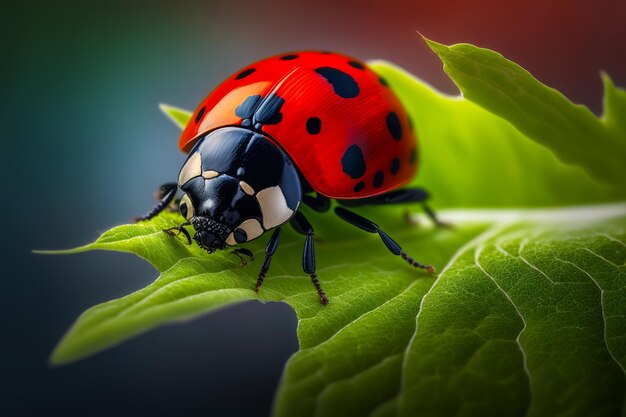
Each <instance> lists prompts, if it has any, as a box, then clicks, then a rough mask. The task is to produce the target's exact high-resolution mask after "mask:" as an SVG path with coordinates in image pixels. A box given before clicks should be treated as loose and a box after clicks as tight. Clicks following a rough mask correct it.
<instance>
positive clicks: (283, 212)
mask: <svg viewBox="0 0 626 417" xmlns="http://www.w3.org/2000/svg"><path fill="white" fill-rule="evenodd" d="M256 198H257V200H258V201H259V205H260V206H261V213H262V214H263V227H264V228H265V230H268V229H271V228H272V227H276V226H280V225H281V224H284V223H286V222H287V220H289V219H290V218H291V216H292V215H293V210H291V209H290V208H289V207H287V200H286V199H285V195H284V194H283V192H282V190H281V189H280V187H279V186H275V187H268V188H265V189H263V190H261V191H259V192H258V193H257V195H256Z"/></svg>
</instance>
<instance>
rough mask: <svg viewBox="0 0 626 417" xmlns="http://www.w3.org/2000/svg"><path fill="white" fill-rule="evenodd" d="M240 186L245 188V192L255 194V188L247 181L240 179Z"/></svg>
mask: <svg viewBox="0 0 626 417" xmlns="http://www.w3.org/2000/svg"><path fill="white" fill-rule="evenodd" d="M239 186H240V187H241V189H242V190H243V192H244V193H246V194H248V195H252V194H254V188H252V187H250V184H248V183H247V182H245V181H240V182H239Z"/></svg>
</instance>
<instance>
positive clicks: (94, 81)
mask: <svg viewBox="0 0 626 417" xmlns="http://www.w3.org/2000/svg"><path fill="white" fill-rule="evenodd" d="M2 18H3V19H2V20H3V23H2V34H3V55H4V58H3V60H2V61H3V63H2V76H3V77H2V78H3V80H4V83H3V87H2V91H3V100H2V103H1V106H2V113H1V114H2V120H3V123H2V126H3V135H4V137H3V138H2V140H1V142H0V143H1V146H2V155H3V156H4V161H3V163H2V164H1V165H0V166H1V169H2V176H1V177H0V181H1V182H2V185H3V187H2V189H4V190H6V191H8V193H7V199H5V203H4V204H3V205H2V213H3V216H2V218H3V219H4V222H5V224H4V225H3V228H2V230H3V232H4V233H3V235H4V238H3V250H2V253H1V254H0V256H1V257H2V263H1V264H0V268H1V270H2V275H1V276H2V288H3V291H2V295H1V297H2V298H1V299H2V302H1V303H0V308H1V309H2V314H1V316H0V317H2V319H1V320H2V333H1V339H0V340H1V343H0V346H1V348H0V349H2V355H1V356H0V364H1V365H0V366H1V367H0V375H1V377H2V385H3V388H2V390H0V414H1V415H3V416H13V415H16V416H18V415H19V416H30V415H33V416H41V415H47V416H52V415H64V416H75V415H76V416H100V415H102V416H108V415H116V416H140V415H151V416H197V415H212V416H223V415H231V416H232V415H245V416H256V415H267V413H268V412H269V410H270V407H271V402H272V396H273V393H274V391H275V389H276V386H277V384H278V381H279V378H280V374H281V370H282V367H283V365H284V363H285V362H286V360H287V359H288V358H289V356H290V355H291V354H292V353H293V352H295V350H296V349H297V340H296V336H295V329H296V318H295V315H294V313H293V312H292V311H291V309H290V308H289V307H287V306H286V305H284V304H272V305H262V304H259V303H247V304H243V305H239V306H235V307H231V308H228V309H225V310H222V311H220V312H217V313H215V314H213V315H210V316H208V317H205V318H202V319H199V320H195V321H193V322H191V323H188V324H186V325H180V326H168V327H166V328H161V329H158V330H156V331H153V332H150V333H148V334H145V335H142V336H140V337H139V338H136V339H134V340H132V341H130V342H127V343H125V344H123V345H122V346H119V347H116V348H114V349H111V350H109V351H106V352H104V353H102V354H99V355H97V356H95V357H93V358H89V359H87V360H84V361H82V362H78V363H76V364H73V365H69V366H65V367H62V368H51V367H49V366H48V365H47V363H46V362H47V357H48V355H49V353H50V352H51V350H52V348H53V347H54V345H55V343H56V342H57V341H58V340H59V338H60V337H61V336H62V334H63V332H64V331H65V330H66V329H67V328H68V327H69V326H70V325H71V323H72V322H73V321H74V320H75V319H76V318H77V317H78V315H79V314H80V313H82V312H83V311H84V310H85V309H87V308H88V307H91V306H92V305H94V304H96V303H100V302H103V301H106V300H109V299H112V298H116V297H120V296H123V295H125V294H127V293H129V292H132V291H134V290H136V289H139V288H141V287H143V286H145V285H147V284H148V283H150V282H151V281H152V280H154V278H156V273H155V271H154V270H153V269H152V268H151V267H150V266H149V265H147V264H145V263H144V262H142V261H141V260H139V259H135V258H133V257H132V256H131V255H125V254H113V253H103V252H99V253H89V254H82V255H74V256H42V255H33V254H31V253H30V251H31V250H32V249H35V248H41V249H51V248H68V247H73V246H77V245H80V244H83V243H86V242H89V241H91V240H93V239H95V238H96V237H97V236H98V235H99V233H100V232H102V231H104V230H106V229H108V228H110V227H112V226H114V225H117V224H120V223H125V222H128V221H130V219H132V218H133V216H135V215H137V214H142V213H144V212H145V211H146V210H147V209H148V208H149V207H150V206H151V204H153V200H152V194H153V191H154V190H155V189H156V187H157V186H158V185H160V184H162V183H164V182H168V181H171V180H172V179H173V178H176V175H177V172H178V169H179V167H180V164H181V162H182V161H183V155H182V154H181V153H180V152H179V151H178V150H177V145H176V144H177V138H178V135H179V131H178V130H177V129H176V128H175V127H174V126H173V125H172V124H171V123H170V122H169V121H168V120H166V118H165V117H164V116H162V115H161V114H160V113H159V111H158V108H157V104H158V103H159V102H166V103H169V104H172V105H176V106H180V107H183V108H188V109H193V108H194V107H195V106H196V104H197V103H198V102H199V101H200V100H201V99H202V98H203V97H204V96H205V95H206V94H207V93H208V92H209V91H210V90H211V89H212V88H214V87H215V86H216V85H217V83H219V82H220V81H221V80H222V79H224V78H225V77H227V76H228V75H229V74H231V73H232V72H234V71H236V70H237V69H238V68H240V67H243V66H245V65H246V64H248V63H249V62H252V61H254V60H257V59H260V58H263V57H265V56H267V55H272V54H276V53H280V52H286V51H290V50H297V49H326V50H336V51H341V52H344V53H347V54H351V55H354V56H356V57H358V58H360V59H364V60H367V59H374V58H382V59H386V60H389V61H392V62H395V63H397V64H399V65H400V66H402V67H404V68H405V69H407V70H409V71H411V72H412V73H414V74H416V75H417V76H419V77H420V78H422V79H424V80H426V81H427V82H429V83H431V84H432V85H434V86H436V87H437V88H438V89H440V90H442V91H445V92H448V93H455V92H456V89H455V87H454V86H453V84H452V83H451V82H450V81H449V80H448V79H447V78H446V76H445V74H444V73H443V71H442V69H441V63H440V62H439V61H438V60H437V59H436V57H435V56H434V55H433V54H432V53H431V52H429V50H428V49H427V47H426V46H425V45H424V43H423V42H422V41H421V40H420V39H419V37H418V35H417V31H418V30H419V31H420V32H421V33H423V34H425V35H426V36H428V37H430V38H432V39H434V40H437V41H439V42H443V43H456V42H470V43H473V44H476V45H478V46H483V47H487V48H491V49H494V50H496V51H499V52H501V53H502V54H503V55H505V56H506V57H508V58H510V59H512V60H514V61H516V62H517V63H519V64H521V65H522V66H524V67H525V68H527V69H528V70H530V71H531V72H532V73H533V74H534V75H535V76H536V77H537V78H539V79H540V80H541V81H543V82H545V83H546V84H548V85H550V86H552V87H555V88H557V89H559V90H560V91H562V92H563V93H565V94H566V95H567V96H568V97H569V98H570V99H572V100H573V101H575V102H578V103H582V104H586V105H588V106H589V107H590V108H591V109H592V110H593V111H594V112H596V113H598V114H599V113H601V96H602V86H601V82H600V78H599V71H600V70H605V71H607V72H608V73H609V74H610V75H611V76H612V77H613V79H614V81H615V83H616V84H617V85H621V86H626V66H625V61H626V54H624V50H625V49H626V24H625V20H626V3H624V2H623V0H621V1H620V0H605V1H597V2H590V1H576V0H553V1H549V0H544V1H529V0H526V1H510V2H503V1H497V0H476V1H473V2H467V1H461V0H453V1H443V2H435V1H418V0H414V1H391V0H388V1H371V2H364V1H332V0H316V1H311V0H309V1H303V0H299V1H298V0H275V1H252V0H249V1H242V0H229V1H226V0H224V1H177V2H174V1H168V2H161V1H149V2H148V1H146V2H129V1H107V2H68V1H56V2H36V1H35V2H3V4H2Z"/></svg>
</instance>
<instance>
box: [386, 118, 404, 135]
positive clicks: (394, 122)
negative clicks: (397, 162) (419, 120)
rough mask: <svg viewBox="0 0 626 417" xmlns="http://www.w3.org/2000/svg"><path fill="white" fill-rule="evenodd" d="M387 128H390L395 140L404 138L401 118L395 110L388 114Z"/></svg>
mask: <svg viewBox="0 0 626 417" xmlns="http://www.w3.org/2000/svg"><path fill="white" fill-rule="evenodd" d="M387 129H389V133H391V137H392V138H394V139H395V140H400V139H401V138H402V126H401V125H400V119H398V115H397V114H395V113H394V112H390V113H389V114H388V115H387Z"/></svg>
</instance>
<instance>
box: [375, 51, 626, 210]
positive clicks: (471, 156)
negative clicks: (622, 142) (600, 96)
mask: <svg viewBox="0 0 626 417" xmlns="http://www.w3.org/2000/svg"><path fill="white" fill-rule="evenodd" d="M369 64H370V66H371V67H372V69H374V70H375V71H376V72H377V73H379V74H380V75H381V76H383V77H384V78H385V79H386V80H387V82H388V83H389V85H390V86H391V87H392V88H393V90H394V92H395V93H396V95H397V96H398V98H399V99H400V101H402V103H403V104H404V106H405V108H406V109H407V110H408V111H409V114H410V117H411V119H412V120H413V125H414V126H415V131H416V133H417V136H418V139H419V144H420V154H421V158H420V171H419V172H418V175H417V177H416V178H415V180H414V181H413V184H415V185H418V186H424V187H426V188H427V189H428V190H430V192H431V194H432V196H433V204H434V205H435V206H436V207H537V206H539V207H541V206H543V207H545V206H557V205H574V204H588V203H602V202H610V201H620V200H624V199H626V187H618V188H615V187H611V186H608V185H604V184H600V183H598V182H597V181H595V180H593V179H592V178H591V177H590V176H589V174H587V172H585V170H584V169H583V168H580V167H578V166H573V165H566V164H564V163H563V162H561V161H559V160H558V159H557V158H556V157H555V156H554V154H553V153H552V151H551V150H550V149H548V148H546V147H544V146H542V145H540V144H539V143H537V142H535V141H534V140H531V138H529V137H527V136H525V135H524V134H523V133H521V132H520V131H519V130H518V129H517V128H516V127H515V126H513V125H512V124H511V123H509V122H508V121H506V120H504V119H503V118H502V117H500V116H499V115H496V114H494V113H490V112H489V111H488V110H485V109H483V108H482V107H480V106H479V105H477V104H474V103H472V102H471V101H469V100H466V99H463V98H460V97H451V96H446V95H443V94H441V93H439V92H437V91H435V90H433V89H432V88H431V87H430V86H428V85H427V84H425V83H424V82H422V81H420V80H419V79H416V78H415V77H414V76H412V75H410V74H408V73H407V72H405V71H403V70H401V69H399V68H398V67H396V66H394V65H392V64H389V63H387V62H383V61H375V62H370V63H369ZM616 107H617V106H616ZM623 108H626V107H623ZM616 118H617V117H616ZM621 120H625V119H624V118H622V119H621ZM593 152H603V151H600V150H591V151H589V153H593ZM624 165H625V166H626V164H624Z"/></svg>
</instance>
